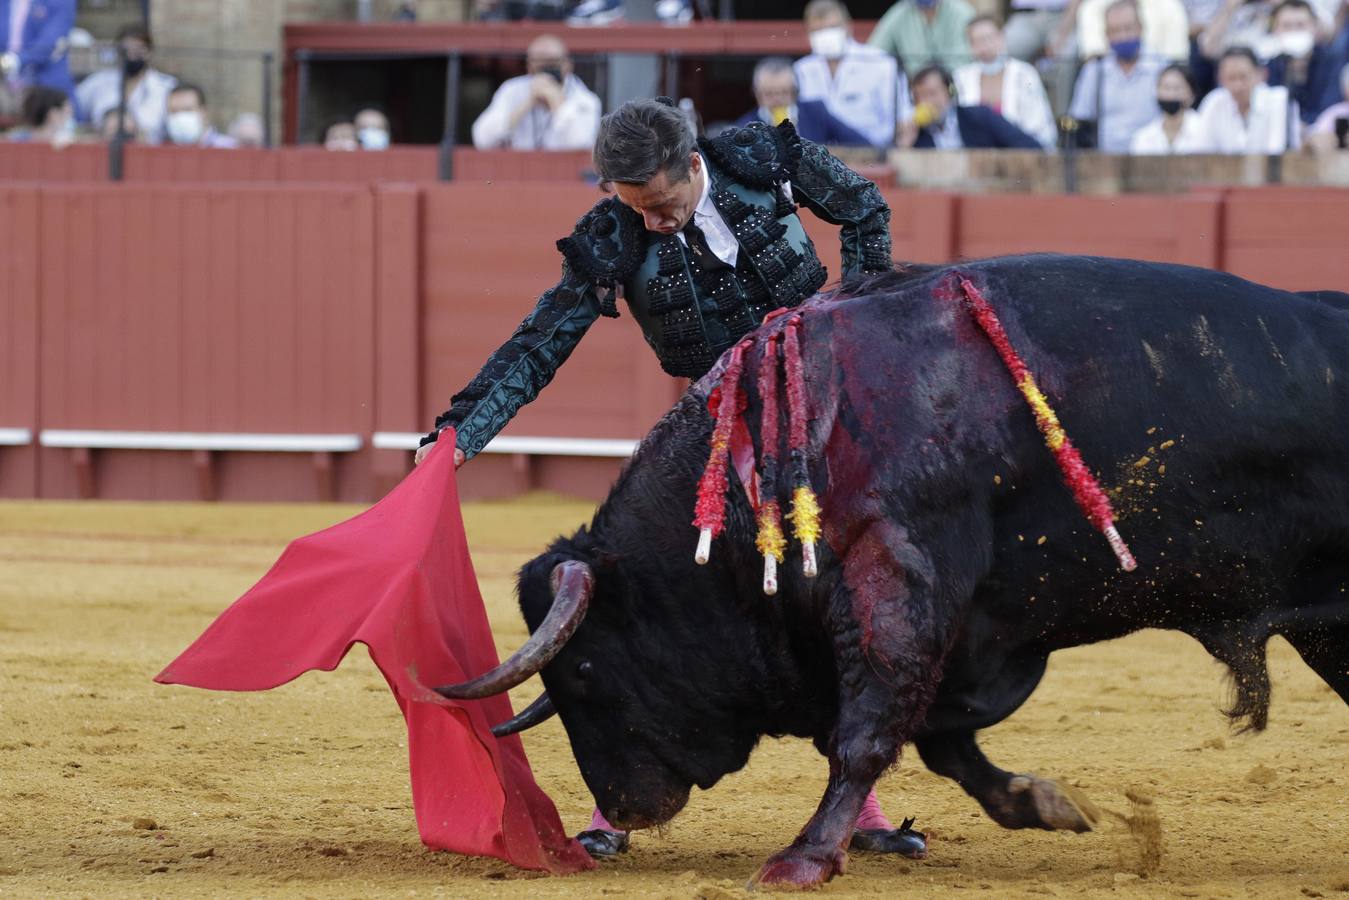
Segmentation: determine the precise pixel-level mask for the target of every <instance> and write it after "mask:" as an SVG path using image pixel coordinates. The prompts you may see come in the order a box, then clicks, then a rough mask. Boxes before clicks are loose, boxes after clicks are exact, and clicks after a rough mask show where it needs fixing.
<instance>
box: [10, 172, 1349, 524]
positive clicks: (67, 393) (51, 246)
mask: <svg viewBox="0 0 1349 900" xmlns="http://www.w3.org/2000/svg"><path fill="white" fill-rule="evenodd" d="M175 152H177V151H175ZM212 155H213V156H214V155H219V154H212ZM331 155H332V154H329V156H331ZM35 158H36V157H35ZM239 158H240V159H241V160H243V161H244V162H242V163H241V165H247V164H248V163H247V160H246V158H245V157H239ZM260 158H261V157H260ZM275 162H276V160H275V159H273V160H271V161H270V162H264V163H262V164H261V165H263V166H266V165H271V164H272V163H275ZM886 193H887V197H888V199H889V201H890V204H891V207H892V209H893V211H894V215H893V220H892V231H893V234H894V242H895V256H896V257H897V258H901V259H911V260H915V261H945V260H952V259H959V258H962V257H973V256H984V255H992V254H996V253H1001V252H1019V251H1029V250H1057V251H1064V252H1075V253H1091V254H1101V255H1114V256H1131V257H1139V258H1147V259H1158V260H1167V261H1175V262H1185V263H1191V264H1197V265H1207V266H1213V267H1223V268H1227V269H1230V270H1231V271H1234V272H1236V273H1238V274H1241V275H1244V276H1247V277H1252V278H1255V279H1257V280H1261V281H1265V282H1267V283H1270V284H1273V285H1276V286H1280V287H1288V288H1295V289H1305V288H1332V289H1339V290H1349V266H1346V263H1345V261H1344V254H1343V236H1344V228H1343V225H1342V223H1343V222H1345V221H1349V191H1336V190H1320V191H1306V190H1296V189H1287V190H1278V189H1251V190H1245V189H1241V190H1231V191H1223V192H1216V191H1215V192H1208V193H1196V194H1192V195H1185V196H1179V197H1153V196H1129V197H1118V198H1094V197H1043V196H1032V197H1026V196H1007V195H999V196H960V195H954V194H938V193H912V192H899V191H887V192H886ZM599 196H600V195H599V194H598V192H597V191H596V189H595V188H593V187H587V186H585V185H584V184H579V183H577V184H546V183H523V182H515V183H511V182H494V183H492V184H487V183H471V182H456V183H452V184H422V185H413V184H403V185H393V184H389V185H377V186H371V185H370V184H321V185H320V184H315V185H297V184H285V183H281V184H278V183H275V182H273V183H269V184H266V185H261V184H259V185H254V186H250V185H247V184H205V183H202V184H195V185H156V184H146V183H140V184H126V185H107V184H101V183H99V184H63V185H53V184H50V183H43V184H40V185H38V184H22V183H17V182H11V183H10V184H8V186H6V185H4V184H0V316H3V321H4V322H5V323H6V327H5V328H4V329H3V330H2V331H0V427H26V428H31V429H33V430H34V431H35V432H36V431H37V430H38V429H39V428H42V427H46V428H95V429H96V428H106V429H117V430H135V429H144V430H167V431H190V430H200V431H223V432H310V433H355V434H360V435H362V436H363V437H365V438H366V439H367V442H368V439H369V436H370V435H371V434H372V433H373V432H374V431H376V430H379V431H423V430H425V429H427V428H428V427H429V426H430V423H431V421H432V420H433V419H434V417H435V415H436V414H437V413H439V412H440V411H442V410H443V409H444V408H445V407H446V406H447V405H448V403H449V399H450V395H451V394H452V393H454V391H456V390H458V389H459V388H460V387H462V386H463V385H464V384H465V383H466V382H467V381H468V380H469V378H470V377H472V375H473V374H474V373H475V372H476V371H477V369H478V367H479V366H480V365H481V363H482V361H483V360H484V359H485V357H486V356H487V355H488V353H490V352H491V350H492V349H494V348H495V347H496V346H497V345H498V344H499V343H500V342H501V341H503V340H504V339H506V338H507V337H508V336H509V335H510V333H511V332H512V330H513V329H514V328H515V326H516V324H517V323H518V322H519V320H520V319H521V318H522V317H523V316H524V315H526V314H527V313H528V312H529V310H530V309H531V308H532V306H533V304H534V302H535V299H536V298H537V296H538V295H539V293H540V292H541V291H542V290H544V289H546V288H547V287H549V286H550V285H552V284H553V283H554V282H555V281H556V279H557V275H558V271H559V256H558V254H557V252H556V251H555V250H554V249H553V246H552V245H553V242H554V241H555V240H556V239H557V238H558V237H559V236H561V235H564V234H566V233H568V232H569V231H570V230H571V227H572V225H573V223H574V221H575V220H576V218H577V217H578V216H579V215H580V214H581V213H583V212H584V211H585V209H586V208H588V207H589V205H590V204H592V203H593V202H594V201H595V200H596V199H597V198H598V197H599ZM803 220H804V221H805V222H806V225H807V228H808V230H809V231H810V232H811V234H812V236H813V238H814V239H815V241H816V245H817V247H818V248H819V250H820V252H821V255H822V256H823V257H824V259H825V262H826V264H827V265H829V267H830V270H831V272H832V273H834V274H837V272H838V242H837V238H836V235H835V234H834V233H833V229H831V228H830V227H829V226H827V225H825V224H824V223H821V222H818V221H817V220H815V219H814V218H813V217H811V216H809V215H808V214H807V215H805V216H803ZM680 389H681V385H680V384H679V383H677V382H675V381H674V380H672V379H669V378H668V377H667V376H665V375H664V374H663V373H662V372H661V371H660V369H659V367H658V365H657V363H656V361H655V359H654V357H653V356H652V354H651V353H650V352H649V350H648V349H647V348H646V346H645V344H644V343H643V342H642V341H641V340H640V336H639V334H638V331H637V329H636V326H635V324H634V323H633V320H632V318H631V316H629V315H627V314H626V313H625V314H624V315H623V316H622V317H621V318H620V319H618V320H610V319H601V320H600V321H598V322H596V323H595V325H594V326H593V327H592V329H591V332H590V334H589V335H588V336H587V337H586V339H585V340H584V341H583V342H582V343H581V345H580V347H579V348H578V349H577V351H576V353H575V354H574V355H573V356H572V358H571V360H570V361H569V362H568V364H567V365H566V366H565V367H564V368H563V369H562V371H561V372H560V373H559V374H558V376H557V378H556V380H555V381H554V382H553V384H552V385H550V386H549V387H548V388H547V389H546V390H545V392H544V394H543V396H542V398H541V400H540V402H539V403H537V404H534V405H532V406H528V407H526V408H525V409H524V410H523V411H522V412H521V414H520V415H519V417H518V418H517V419H516V421H515V422H513V423H512V424H511V426H510V427H509V429H508V431H507V433H508V434H517V435H547V436H564V437H610V438H636V437H640V436H641V435H642V434H643V433H645V431H646V430H647V429H648V428H649V427H650V425H651V424H652V423H653V422H654V421H655V420H656V419H657V418H658V417H659V416H660V415H661V414H662V413H663V412H664V411H665V410H666V409H667V408H668V407H669V405H670V403H671V402H672V401H673V400H674V399H675V397H676V396H677V393H678V391H679V390H680ZM94 456H95V459H96V466H95V468H96V470H97V471H96V473H95V474H96V479H95V483H96V491H97V494H98V495H99V496H109V497H112V496H117V497H130V496H135V497H155V498H168V497H193V496H196V495H197V490H198V481H197V480H196V479H197V475H198V474H199V473H197V472H195V471H194V468H193V460H192V459H191V454H189V453H171V452H147V451H98V452H97V453H96V454H95V455H94ZM408 456H409V455H408V454H407V453H404V452H401V451H375V450H372V449H369V448H368V447H367V449H364V450H362V451H360V452H358V453H354V454H337V457H338V458H337V463H336V465H337V469H336V479H335V484H336V488H337V490H336V495H337V496H339V497H342V498H347V499H368V498H370V497H372V496H374V495H375V493H376V492H377V491H378V490H380V489H381V488H383V487H386V486H387V485H388V484H390V483H392V482H393V481H394V480H396V479H397V478H398V477H400V476H401V474H402V473H403V472H404V471H406V467H407V465H408V461H409V460H408ZM308 457H309V455H308V454H256V453H234V454H225V453H222V454H217V455H216V458H217V463H216V482H217V484H216V487H217V490H216V493H217V494H218V496H221V497H223V498H230V499H235V498H237V499H242V498H272V499H280V498H297V499H307V498H313V497H316V496H318V495H319V488H318V486H317V485H318V482H316V480H315V478H314V477H313V463H312V460H311V459H309V458H308ZM617 465H618V463H617V462H616V461H614V460H586V459H567V458H550V459H546V460H533V461H529V460H522V459H512V458H507V457H501V456H486V455H485V456H483V457H481V458H480V459H479V460H477V461H475V462H474V464H473V469H472V472H473V478H472V479H466V490H467V493H468V494H469V495H482V494H484V493H502V492H509V491H513V490H516V489H520V488H523V487H527V486H531V485H533V486H543V487H549V488H554V489H561V490H570V491H572V492H576V493H583V494H590V495H594V494H598V493H601V492H602V491H603V489H604V487H605V486H606V485H607V483H608V481H609V479H610V478H612V476H613V474H614V472H615V471H616V468H617ZM470 481H471V484H468V483H467V482H470ZM78 488H79V483H78V480H77V477H76V472H75V467H74V466H73V453H72V451H70V450H61V449H48V450H43V451H40V452H39V451H35V450H33V449H32V448H0V495H2V496H34V495H40V496H50V497H70V496H76V495H77V493H78Z"/></svg>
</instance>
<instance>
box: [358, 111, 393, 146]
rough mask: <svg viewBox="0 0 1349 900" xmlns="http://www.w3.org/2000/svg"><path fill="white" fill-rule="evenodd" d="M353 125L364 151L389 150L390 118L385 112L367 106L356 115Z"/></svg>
mask: <svg viewBox="0 0 1349 900" xmlns="http://www.w3.org/2000/svg"><path fill="white" fill-rule="evenodd" d="M353 124H354V125H355V126H356V140H358V141H360V144H361V149H362V150H388V149H389V117H388V116H386V115H384V113H383V111H381V110H378V109H376V108H375V107H373V106H367V107H366V108H365V109H363V110H361V111H360V112H358V113H356V118H355V120H354V121H353Z"/></svg>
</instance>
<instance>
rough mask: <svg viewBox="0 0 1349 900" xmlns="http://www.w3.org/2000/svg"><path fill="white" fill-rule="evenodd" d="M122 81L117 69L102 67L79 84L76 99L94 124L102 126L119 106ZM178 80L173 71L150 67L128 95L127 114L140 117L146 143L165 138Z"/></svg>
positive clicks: (141, 137)
mask: <svg viewBox="0 0 1349 900" xmlns="http://www.w3.org/2000/svg"><path fill="white" fill-rule="evenodd" d="M120 83H121V75H120V73H119V72H118V71H117V70H116V69H100V70H98V71H97V72H95V73H94V74H92V75H90V76H89V77H88V78H86V79H84V80H83V81H81V82H80V83H79V85H78V86H76V88H75V99H76V100H77V101H78V102H79V107H80V110H81V112H82V113H83V114H84V115H85V116H88V118H89V122H90V124H91V125H93V126H94V128H96V129H97V128H100V127H102V125H103V117H104V116H106V115H107V114H108V113H110V112H112V111H113V110H115V109H116V108H117V87H118V85H119V84H120ZM177 84H178V79H177V78H174V77H173V76H172V75H166V74H164V73H163V72H161V71H159V70H158V69H150V68H147V69H146V70H145V72H144V74H143V75H142V76H141V80H140V82H138V83H137V85H136V87H135V88H134V89H133V90H132V91H131V95H130V96H128V97H127V99H126V111H127V115H129V116H130V117H131V118H133V119H135V120H136V130H137V131H139V132H140V139H141V140H142V141H144V142H145V143H147V144H159V143H162V142H163V141H164V122H165V120H166V119H167V118H168V104H169V93H170V92H171V91H172V90H173V89H174V87H175V86H177Z"/></svg>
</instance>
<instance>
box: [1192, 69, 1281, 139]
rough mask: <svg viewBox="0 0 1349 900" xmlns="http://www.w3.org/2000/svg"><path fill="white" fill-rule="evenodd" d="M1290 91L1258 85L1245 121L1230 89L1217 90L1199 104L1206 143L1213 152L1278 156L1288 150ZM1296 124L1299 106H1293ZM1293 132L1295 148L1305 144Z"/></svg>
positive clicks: (1252, 95)
mask: <svg viewBox="0 0 1349 900" xmlns="http://www.w3.org/2000/svg"><path fill="white" fill-rule="evenodd" d="M1289 105H1290V104H1289V102H1288V90H1287V88H1281V87H1270V86H1269V85H1267V84H1257V85H1256V86H1255V90H1253V91H1251V108H1250V111H1249V112H1248V113H1247V115H1246V117H1245V118H1242V116H1241V113H1240V112H1238V111H1237V102H1236V101H1235V100H1233V99H1232V95H1231V94H1230V93H1228V92H1227V89H1226V88H1215V89H1214V90H1212V91H1210V92H1209V95H1208V96H1207V97H1205V98H1204V102H1203V103H1200V104H1199V121H1200V125H1201V126H1202V128H1203V140H1204V142H1205V146H1206V147H1207V148H1208V150H1209V152H1211V153H1254V154H1275V153H1283V152H1284V151H1285V150H1287V149H1288V137H1289V135H1288V131H1289V129H1288V111H1289V110H1288V107H1289ZM1292 106H1293V113H1294V116H1295V118H1294V122H1296V121H1297V119H1296V115H1297V104H1296V103H1293V104H1292ZM1297 132H1298V129H1297V128H1294V129H1293V135H1292V137H1293V148H1294V149H1296V148H1297V147H1298V146H1300V145H1301V143H1302V142H1301V140H1300V135H1299V134H1298V133H1297Z"/></svg>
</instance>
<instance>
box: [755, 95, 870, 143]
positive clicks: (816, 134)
mask: <svg viewBox="0 0 1349 900" xmlns="http://www.w3.org/2000/svg"><path fill="white" fill-rule="evenodd" d="M761 121H763V120H762V119H760V118H759V108H758V107H757V106H756V107H755V108H754V109H751V110H750V111H749V112H747V113H745V114H744V115H743V116H741V117H740V118H739V119H738V120H737V121H736V123H735V127H736V128H744V127H745V126H746V125H748V124H749V123H750V122H761ZM764 124H765V125H772V124H773V123H772V122H764ZM792 124H793V125H795V126H796V133H797V134H799V135H801V137H802V138H804V139H805V140H808V141H814V142H815V143H817V144H827V145H829V146H834V147H866V146H870V144H871V142H870V141H868V140H867V139H866V138H865V137H863V136H862V135H861V134H859V133H858V132H856V131H854V130H853V129H852V128H850V127H849V126H847V125H845V124H843V123H842V122H840V121H839V120H838V119H837V118H836V117H835V116H834V114H833V113H831V112H830V111H829V109H828V107H826V106H825V105H824V101H823V100H798V101H797V102H796V121H794V122H792Z"/></svg>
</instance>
